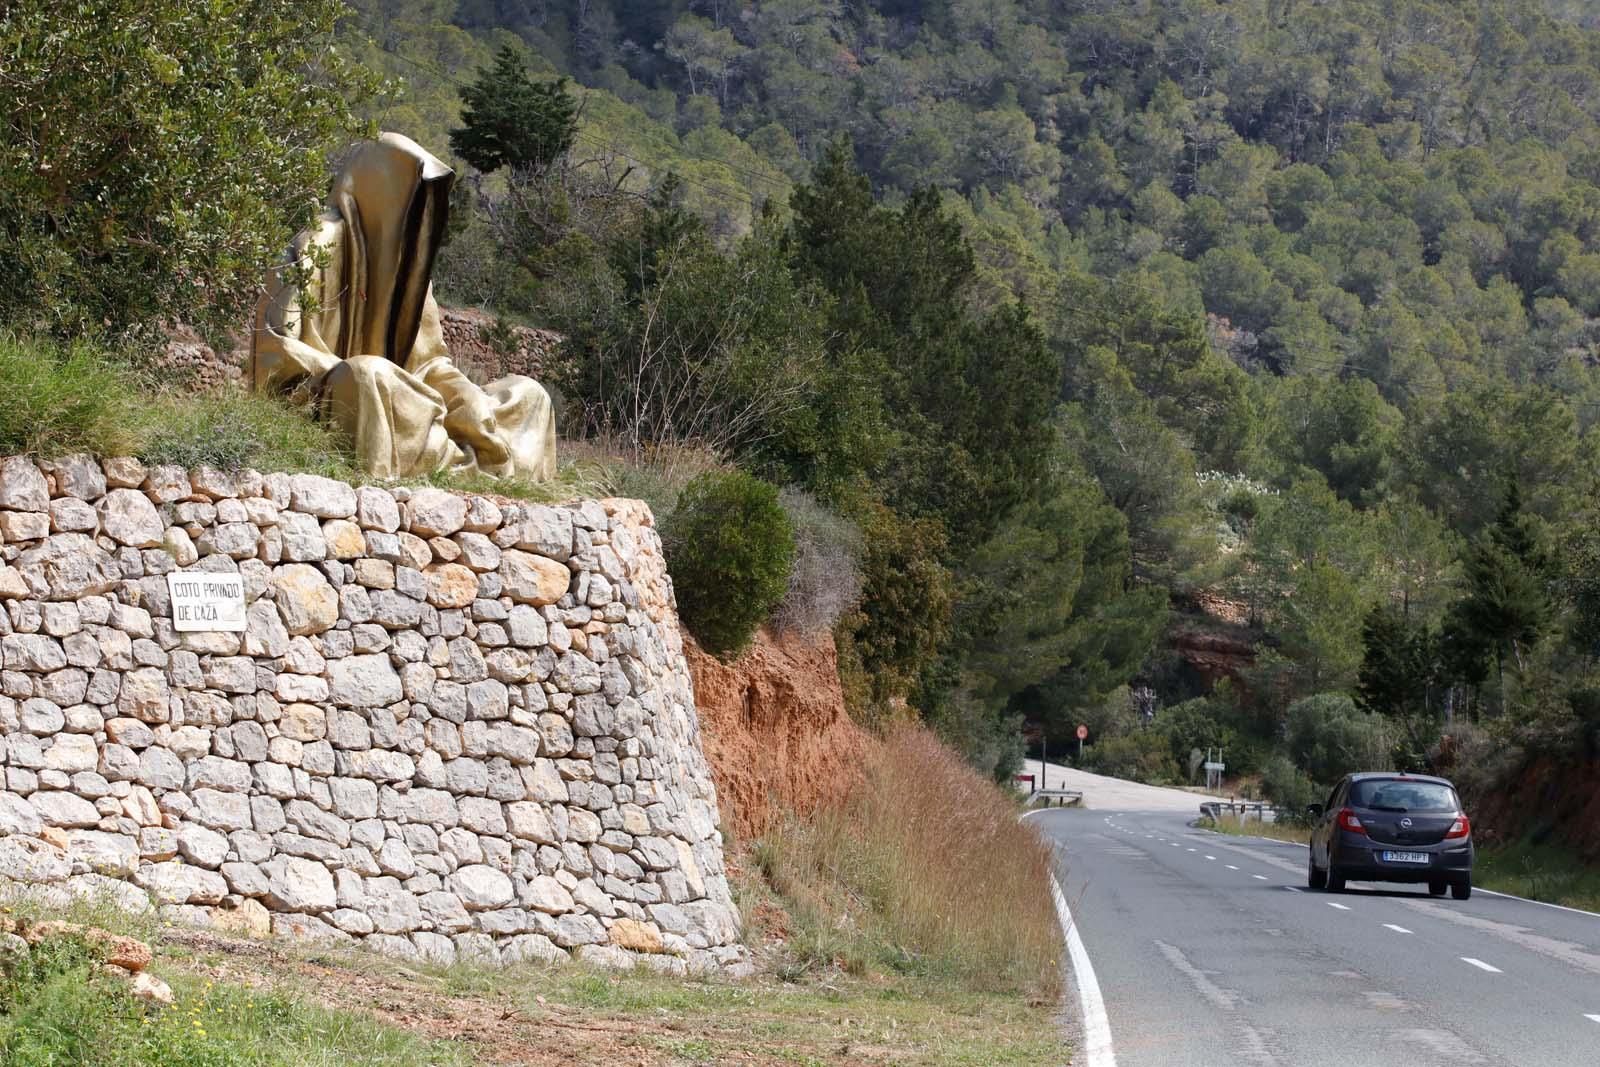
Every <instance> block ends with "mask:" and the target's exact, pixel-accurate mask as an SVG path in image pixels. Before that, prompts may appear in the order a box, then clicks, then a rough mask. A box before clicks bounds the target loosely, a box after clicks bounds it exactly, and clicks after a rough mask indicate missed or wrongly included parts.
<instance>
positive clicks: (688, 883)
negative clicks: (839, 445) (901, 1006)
mask: <svg viewBox="0 0 1600 1067" xmlns="http://www.w3.org/2000/svg"><path fill="white" fill-rule="evenodd" d="M0 558H3V563H0V605H3V608H4V610H3V611H0V766H3V769H4V776H3V782H0V785H3V786H4V788H3V789H0V881H5V880H9V881H10V882H13V883H19V882H20V883H30V884H32V885H33V886H34V887H36V888H37V887H39V886H44V887H47V889H48V890H49V891H59V892H64V893H74V894H110V895H112V896H113V897H115V898H116V899H117V900H119V901H120V902H122V903H123V904H124V905H125V906H130V907H140V906H144V907H148V906H150V905H151V904H152V903H153V904H154V905H155V906H157V907H159V908H161V910H162V911H163V913H164V914H166V915H167V916H169V917H171V918H174V919H178V920H181V921H184V922H189V923H197V924H202V925H212V926H221V927H224V928H231V929H244V930H249V931H253V932H257V933H267V932H272V933H277V934H285V935H292V936H302V937H328V938H336V939H360V940H362V941H364V942H365V943H366V944H367V945H368V946H370V947H374V948H378V949H381V950H384V951H388V952H394V953H399V954H402V955H416V954H421V955H424V956H427V957H430V958H435V959H442V960H449V959H453V958H456V957H475V958H484V959H491V960H503V961H510V960H519V959H530V958H538V959H546V958H547V959H558V958H564V957H566V956H567V955H569V954H571V955H576V956H578V957H580V958H586V959H591V960H594V961H597V962H600V963H610V964H618V965H627V964H632V963H634V962H646V963H649V964H651V965H654V966H657V967H660V968H662V969H665V970H677V971H682V970H688V969H694V968H710V967H717V966H734V967H738V966H741V961H742V958H743V955H742V951H741V950H740V948H739V947H738V939H739V928H738V913H737V910H736V909H735V907H734V905H733V903H732V900H731V897H730V894H729V891H728V885H727V881H726V876H725V873H724V866H723V856H722V839H721V834H720V832H719V828H718V814H717V801H716V795H715V791H714V789H713V787H712V784H711V778H710V774H709V772H708V770H707V766H706V763H705V759H704V756H703V754H702V752H701V749H700V744H699V737H698V726H697V723H696V718H695V709H694V702H693V695H692V692H691V686H690V681H689V674H688V670H687V667H686V665H685V661H684V656H683V649H682V641H681V638H680V634H679V630H678V624H677V620H676V615H675V612H674V609H673V601H672V591H671V585H670V581H669V579H668V578H667V575H666V570H665V566H664V564H663V560H662V557H661V548H660V541H659V539H658V537H657V535H656V532H655V530H654V528H653V525H652V520H651V517H650V514H649V511H648V510H647V509H646V508H645V507H644V505H643V504H640V503H638V502H634V501H623V500H606V501H585V502H583V503H579V504H570V505H561V506H534V505H522V504H512V503H508V502H503V501H501V502H496V501H495V500H492V499H489V498H485V497H470V496H460V495H456V494H452V493H448V492H445V491H442V490H439V489H433V488H420V489H409V490H408V489H403V488H402V489H382V488H374V487H362V488H352V487H351V486H350V485H347V484H344V483H342V482H337V481H332V480H329V479H327V478H320V477H315V476H311V475H282V474H269V475H261V474H257V473H253V472H248V471H246V472H220V471H213V470H198V471H192V472H190V471H184V470H182V469H178V468H166V467H158V468H152V469H146V468H144V467H143V466H142V465H140V464H139V463H138V462H136V461H133V460H127V459H113V460H104V461H100V460H95V459H92V458H88V457H76V458H71V459H67V460H61V461H56V462H47V463H44V464H35V463H34V462H32V461H30V460H28V459H25V458H17V457H12V458H8V459H5V460H3V461H0ZM173 571H183V572H195V573H202V574H204V573H226V574H235V573H236V574H238V575H239V576H240V577H241V579H242V585H243V591H244V602H245V619H246V622H245V629H244V630H243V632H221V631H197V632H183V633H180V632H178V631H177V630H176V629H175V627H174V622H173V617H172V615H173V610H172V604H171V600H170V597H169V586H168V578H167V576H168V574H169V573H171V572H173Z"/></svg>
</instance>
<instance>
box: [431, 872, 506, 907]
mask: <svg viewBox="0 0 1600 1067" xmlns="http://www.w3.org/2000/svg"><path fill="white" fill-rule="evenodd" d="M446 884H447V885H448V886H449V888H450V891H451V892H453V893H455V895H456V896H457V897H459V898H460V899H461V903H462V904H463V905H464V906H465V907H466V908H467V910H468V911H490V910H493V909H495V908H503V907H505V906H506V905H507V904H510V903H511V902H512V900H514V899H515V894H514V892H513V890H512V885H511V879H510V878H508V877H507V876H506V875H505V874H504V873H502V872H501V871H497V870H495V869H494V868H493V867H488V866H485V865H483V864H473V865H469V866H466V867H462V868H460V869H459V870H457V871H456V872H455V873H454V874H452V875H451V876H450V877H449V878H448V879H446Z"/></svg>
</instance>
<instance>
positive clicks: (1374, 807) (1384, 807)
mask: <svg viewBox="0 0 1600 1067" xmlns="http://www.w3.org/2000/svg"><path fill="white" fill-rule="evenodd" d="M1372 810H1373V811H1410V810H1411V809H1410V808H1397V807H1394V806H1393V805H1390V804H1374V805H1372Z"/></svg>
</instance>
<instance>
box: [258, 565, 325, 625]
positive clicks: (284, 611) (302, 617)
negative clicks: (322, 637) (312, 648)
mask: <svg viewBox="0 0 1600 1067" xmlns="http://www.w3.org/2000/svg"><path fill="white" fill-rule="evenodd" d="M273 589H274V597H275V600H276V602H277V605H278V612H279V614H280V615H281V616H282V617H283V625H284V628H285V629H286V630H288V632H289V633H290V634H293V635H296V636H304V635H309V634H320V633H323V632H325V631H327V630H330V629H332V628H333V625H334V623H336V622H338V621H339V597H338V594H337V593H335V592H334V589H333V586H331V585H329V584H328V580H327V578H325V577H324V576H323V574H322V572H321V571H319V570H318V569H317V568H315V567H313V566H310V565H309V564H305V563H288V564H284V565H283V566H281V567H278V568H276V569H275V570H274V571H273Z"/></svg>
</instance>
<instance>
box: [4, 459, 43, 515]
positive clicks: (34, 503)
mask: <svg viewBox="0 0 1600 1067" xmlns="http://www.w3.org/2000/svg"><path fill="white" fill-rule="evenodd" d="M49 506H50V488H49V484H48V483H47V482H46V481H45V477H44V474H43V473H42V472H41V471H40V470H39V468H38V467H36V466H34V465H33V462H32V461H31V460H29V459H28V458H27V457H25V456H8V457H6V459H5V460H4V461H3V462H0V508H7V509H10V510H13V511H44V510H45V509H46V508H48V507H49Z"/></svg>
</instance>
